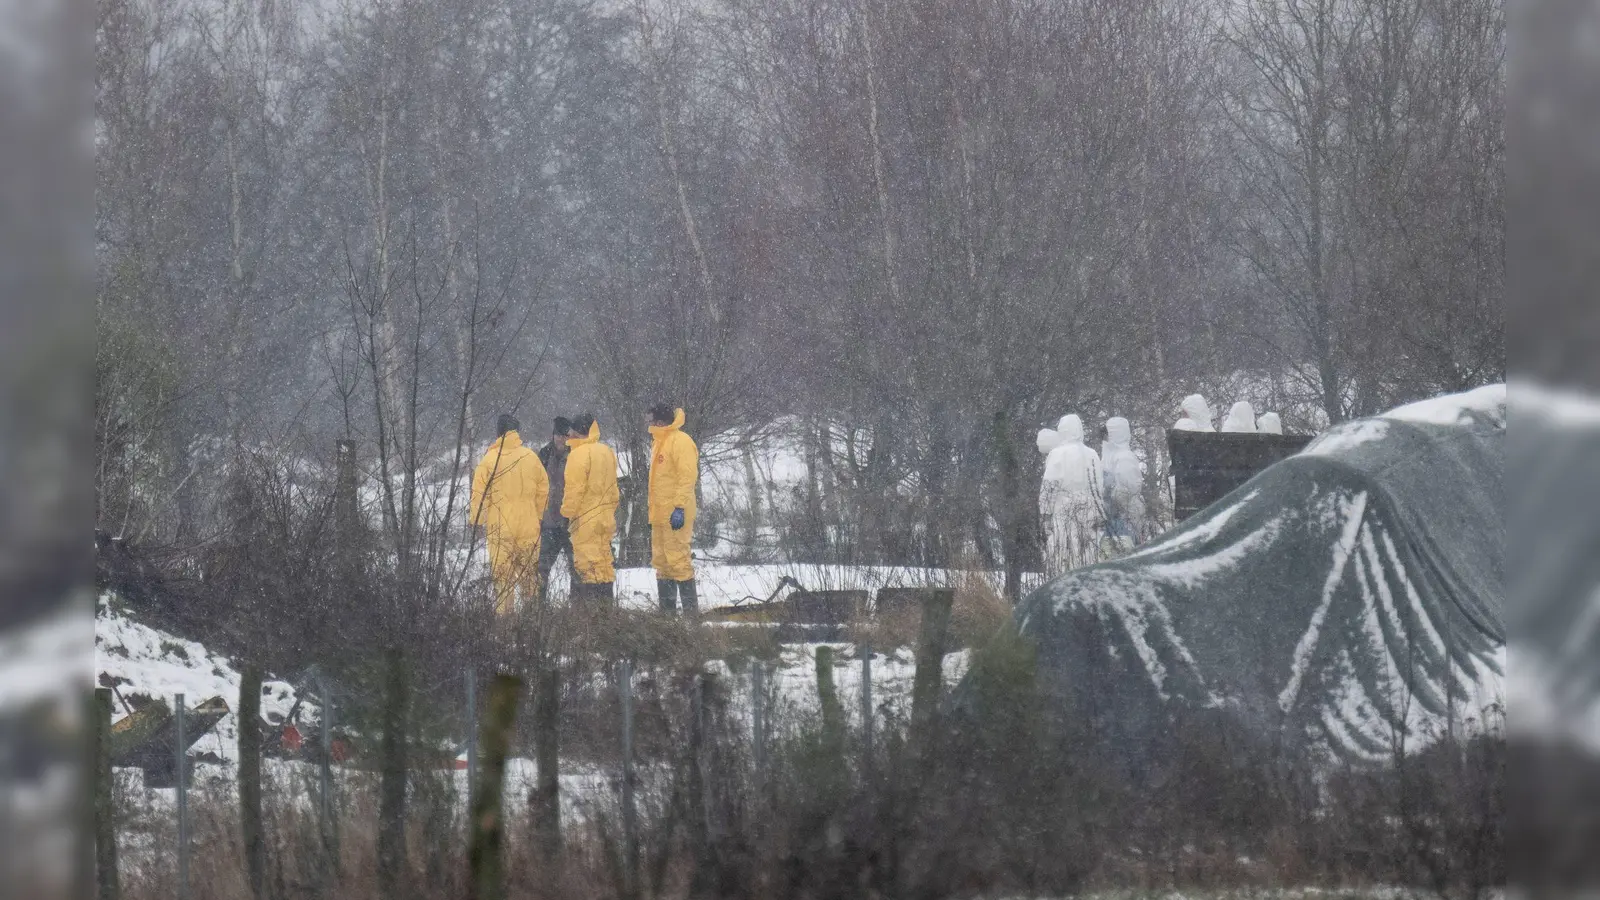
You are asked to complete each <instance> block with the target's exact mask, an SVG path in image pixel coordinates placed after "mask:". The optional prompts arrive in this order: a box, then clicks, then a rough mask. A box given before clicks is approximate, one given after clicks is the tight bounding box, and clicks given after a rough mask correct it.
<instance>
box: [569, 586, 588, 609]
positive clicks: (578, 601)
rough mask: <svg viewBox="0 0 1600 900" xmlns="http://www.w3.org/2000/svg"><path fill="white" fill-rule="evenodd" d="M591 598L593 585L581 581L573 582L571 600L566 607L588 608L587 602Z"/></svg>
mask: <svg viewBox="0 0 1600 900" xmlns="http://www.w3.org/2000/svg"><path fill="white" fill-rule="evenodd" d="M593 597H594V585H592V584H589V583H587V582H583V581H573V582H572V598H571V600H569V601H568V605H569V606H571V607H572V608H574V609H577V608H580V607H584V606H588V605H589V601H590V600H591V599H593Z"/></svg>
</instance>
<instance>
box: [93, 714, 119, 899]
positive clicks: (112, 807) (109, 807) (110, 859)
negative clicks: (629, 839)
mask: <svg viewBox="0 0 1600 900" xmlns="http://www.w3.org/2000/svg"><path fill="white" fill-rule="evenodd" d="M94 862H95V882H96V885H97V888H98V890H97V894H96V896H97V897H98V898H99V900H117V897H118V895H119V894H120V893H121V877H120V875H119V874H118V872H117V817H116V796H115V783H114V782H113V781H112V779H111V689H110V688H96V689H95V692H94Z"/></svg>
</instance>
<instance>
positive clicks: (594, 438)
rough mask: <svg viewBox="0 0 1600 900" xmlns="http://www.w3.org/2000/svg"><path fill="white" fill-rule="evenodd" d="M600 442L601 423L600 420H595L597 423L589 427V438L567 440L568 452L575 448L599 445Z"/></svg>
mask: <svg viewBox="0 0 1600 900" xmlns="http://www.w3.org/2000/svg"><path fill="white" fill-rule="evenodd" d="M599 440H600V422H599V420H595V422H594V423H593V424H591V425H590V426H589V436H588V437H581V438H568V439H567V450H568V451H569V452H570V451H571V449H572V448H573V447H582V446H583V445H584V444H594V443H598V442H599Z"/></svg>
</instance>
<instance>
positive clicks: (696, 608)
mask: <svg viewBox="0 0 1600 900" xmlns="http://www.w3.org/2000/svg"><path fill="white" fill-rule="evenodd" d="M678 601H679V602H680V603H682V604H683V614H684V615H686V616H698V615H700V596H699V595H698V594H697V593H695V586H694V579H693V578H691V579H689V580H688V581H680V582H678Z"/></svg>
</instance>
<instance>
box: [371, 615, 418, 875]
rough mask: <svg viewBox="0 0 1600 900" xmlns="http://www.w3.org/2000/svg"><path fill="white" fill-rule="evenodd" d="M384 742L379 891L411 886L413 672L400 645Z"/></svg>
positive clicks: (387, 665) (389, 659)
mask: <svg viewBox="0 0 1600 900" xmlns="http://www.w3.org/2000/svg"><path fill="white" fill-rule="evenodd" d="M381 720H382V721H381V723H380V733H379V739H378V740H379V746H378V769H379V772H378V891H379V893H380V894H382V895H383V896H385V897H393V896H397V895H399V894H400V893H401V892H403V891H404V890H405V883H404V880H405V877H406V870H407V864H406V860H407V855H408V854H407V847H406V805H407V795H408V782H409V781H410V774H411V773H410V759H409V758H408V756H409V754H408V751H409V749H410V723H411V671H410V669H409V668H408V666H407V662H406V657H405V652H404V651H403V650H401V648H400V647H398V646H390V647H389V648H388V649H386V650H385V651H384V686H383V708H382V713H381Z"/></svg>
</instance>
